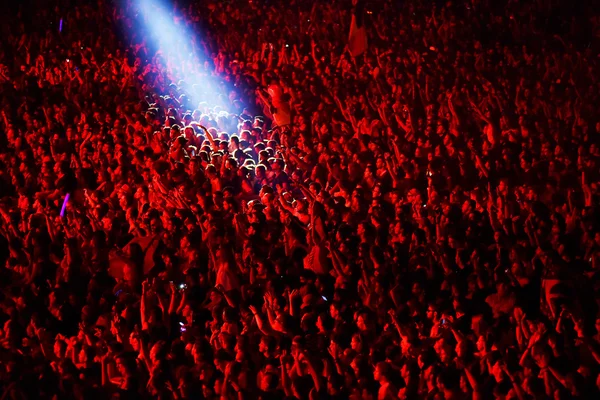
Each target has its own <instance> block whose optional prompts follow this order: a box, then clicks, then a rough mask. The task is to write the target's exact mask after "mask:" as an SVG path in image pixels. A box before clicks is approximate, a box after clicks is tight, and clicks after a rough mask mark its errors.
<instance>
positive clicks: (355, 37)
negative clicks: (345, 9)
mask: <svg viewBox="0 0 600 400" xmlns="http://www.w3.org/2000/svg"><path fill="white" fill-rule="evenodd" d="M364 13H365V2H364V0H355V1H354V8H353V10H352V22H351V24H350V36H349V38H348V50H349V51H350V54H351V55H352V57H358V56H360V55H361V54H362V53H364V52H365V50H367V30H366V29H365V21H364Z"/></svg>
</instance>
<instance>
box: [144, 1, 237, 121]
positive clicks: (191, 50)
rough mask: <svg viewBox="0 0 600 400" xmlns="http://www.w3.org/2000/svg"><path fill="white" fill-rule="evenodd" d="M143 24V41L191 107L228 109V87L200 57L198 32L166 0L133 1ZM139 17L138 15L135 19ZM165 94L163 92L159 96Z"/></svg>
mask: <svg viewBox="0 0 600 400" xmlns="http://www.w3.org/2000/svg"><path fill="white" fill-rule="evenodd" d="M135 1H136V2H137V8H138V11H139V13H140V14H141V17H142V21H143V23H142V24H143V27H141V28H143V31H142V32H143V33H142V35H144V39H145V40H146V41H147V42H150V41H151V43H148V44H151V46H148V47H149V48H151V49H152V48H153V49H156V50H157V52H156V54H151V55H150V57H153V56H155V55H159V58H160V63H161V66H162V68H163V69H164V71H166V72H167V75H168V76H169V78H170V79H171V80H172V81H173V82H175V83H176V84H177V85H178V86H179V87H180V89H181V90H182V91H183V92H184V93H186V94H187V96H188V97H189V99H190V100H191V105H192V107H194V108H195V107H197V106H198V105H199V104H200V103H205V104H206V105H207V106H209V107H214V106H220V107H221V109H224V110H226V111H230V110H228V103H229V102H228V101H227V95H228V93H229V92H230V89H231V88H230V87H229V85H228V84H227V83H226V82H225V81H224V80H223V79H222V78H221V77H219V76H216V75H215V74H214V72H213V71H214V63H213V60H212V59H211V58H210V57H209V56H210V55H207V54H204V49H203V48H202V46H201V44H200V42H201V39H200V37H198V36H199V33H198V32H196V31H194V29H193V28H192V27H191V24H188V23H187V22H186V20H185V19H184V18H183V14H182V13H180V12H179V11H178V10H176V9H175V7H174V6H173V4H172V3H171V2H170V1H169V0H135ZM138 17H139V16H138ZM161 94H165V93H161Z"/></svg>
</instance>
